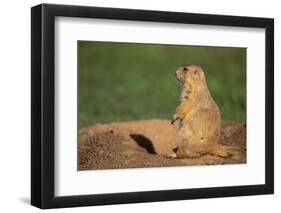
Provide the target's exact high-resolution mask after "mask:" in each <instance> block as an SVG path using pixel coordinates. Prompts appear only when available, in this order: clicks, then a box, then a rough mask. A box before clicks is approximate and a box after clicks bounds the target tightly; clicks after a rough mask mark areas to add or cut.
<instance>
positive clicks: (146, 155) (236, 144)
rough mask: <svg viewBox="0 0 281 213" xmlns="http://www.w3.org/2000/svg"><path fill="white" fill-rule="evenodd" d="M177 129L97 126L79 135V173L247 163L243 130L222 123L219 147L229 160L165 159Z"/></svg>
mask: <svg viewBox="0 0 281 213" xmlns="http://www.w3.org/2000/svg"><path fill="white" fill-rule="evenodd" d="M176 132H177V127H176V125H171V124H170V121H168V120H147V121H131V122H122V123H112V124H97V125H95V126H92V127H89V128H85V129H81V130H80V131H79V144H78V155H79V156H78V159H79V162H78V166H79V168H78V169H79V170H88V169H114V168H142V167H168V166H190V165H210V164H212V165H213V164H236V163H245V162H246V126H245V125H243V124H241V123H238V122H234V121H223V122H222V132H221V140H220V143H221V144H223V145H225V146H226V148H227V150H228V152H230V153H231V157H229V158H220V157H217V156H212V155H204V156H202V157H200V158H195V159H167V158H166V154H167V153H169V152H171V150H172V149H173V148H174V147H175V145H176V144H175V138H176Z"/></svg>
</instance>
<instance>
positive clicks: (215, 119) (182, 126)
mask: <svg viewBox="0 0 281 213" xmlns="http://www.w3.org/2000/svg"><path fill="white" fill-rule="evenodd" d="M176 77H177V80H178V81H179V82H180V83H181V85H182V93H181V103H180V105H179V106H178V107H177V109H176V113H175V114H174V116H173V119H172V121H171V124H173V123H174V122H175V121H176V120H179V130H178V135H177V147H176V148H175V149H174V152H173V153H171V154H169V155H168V157H170V158H180V159H182V158H196V157H200V156H202V155H205V154H211V155H216V156H220V157H228V156H229V154H228V153H227V152H226V150H225V149H224V148H223V147H222V146H220V145H219V144H218V142H219V138H220V130H221V116H220V110H219V108H218V106H217V104H216V103H215V102H214V100H213V98H212V96H211V94H210V92H209V89H208V87H207V83H206V79H205V74H204V71H203V69H202V68H201V67H199V66H198V65H194V64H189V65H184V66H182V67H180V68H179V69H178V70H177V71H176Z"/></svg>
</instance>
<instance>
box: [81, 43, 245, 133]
mask: <svg viewBox="0 0 281 213" xmlns="http://www.w3.org/2000/svg"><path fill="white" fill-rule="evenodd" d="M191 63H192V64H199V65H201V66H202V67H203V68H204V70H205V74H206V78H207V83H208V86H209V89H210V91H211V94H212V96H213V98H214V99H215V101H216V102H217V104H218V105H219V107H220V110H221V113H222V119H225V120H236V121H240V122H246V49H245V48H217V47H195V46H175V45H153V44H126V43H107V42H88V41H79V42H78V85H79V86H78V87H79V88H78V100H79V101H78V102H79V103H78V125H79V128H82V127H86V126H89V125H93V124H96V123H111V122H114V121H129V120H139V119H151V118H166V119H170V118H171V117H172V115H173V113H174V111H175V108H176V106H177V105H178V104H179V96H180V91H181V88H180V85H179V84H178V82H177V81H176V78H175V71H176V69H177V68H178V67H180V66H181V65H183V64H191Z"/></svg>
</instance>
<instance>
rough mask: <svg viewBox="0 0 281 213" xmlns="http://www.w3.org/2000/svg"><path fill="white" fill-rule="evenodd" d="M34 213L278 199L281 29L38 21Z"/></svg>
mask: <svg viewBox="0 0 281 213" xmlns="http://www.w3.org/2000/svg"><path fill="white" fill-rule="evenodd" d="M31 41H32V42H31V52H32V54H31V60H32V62H31V84H32V85H31V90H32V91H31V97H32V98H31V99H32V101H31V110H32V115H31V121H32V122H31V123H32V126H31V128H32V134H31V135H32V137H31V204H32V205H34V206H37V207H39V208H60V207H74V206H89V205H105V204H121V203H137V202H153V201H169V200H183V199H197V198H215V197H228V196H244V195H259V194H272V193H273V192H274V152H273V146H274V20H273V19H270V18H256V17H238V16H222V15H209V14H193V13H178V12H164V11H148V10H129V9H113V8H101V7H86V6H67V5H52V4H42V5H38V6H35V7H33V8H32V9H31Z"/></svg>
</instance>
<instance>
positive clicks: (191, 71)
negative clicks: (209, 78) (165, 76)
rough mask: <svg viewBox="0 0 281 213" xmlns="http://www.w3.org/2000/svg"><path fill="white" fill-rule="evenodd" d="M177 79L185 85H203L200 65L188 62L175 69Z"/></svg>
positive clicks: (203, 76)
mask: <svg viewBox="0 0 281 213" xmlns="http://www.w3.org/2000/svg"><path fill="white" fill-rule="evenodd" d="M176 77H177V80H178V81H179V82H180V83H181V84H182V85H183V86H185V87H188V88H190V87H199V86H200V85H205V83H206V81H205V74H204V71H203V69H202V68H201V67H199V66H198V65H195V64H188V65H184V66H182V67H180V68H179V69H177V71H176Z"/></svg>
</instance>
